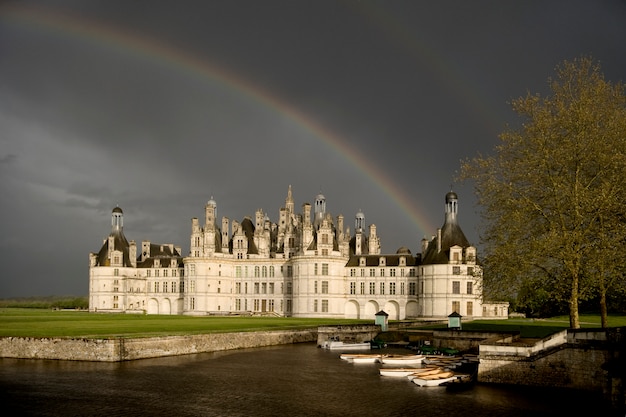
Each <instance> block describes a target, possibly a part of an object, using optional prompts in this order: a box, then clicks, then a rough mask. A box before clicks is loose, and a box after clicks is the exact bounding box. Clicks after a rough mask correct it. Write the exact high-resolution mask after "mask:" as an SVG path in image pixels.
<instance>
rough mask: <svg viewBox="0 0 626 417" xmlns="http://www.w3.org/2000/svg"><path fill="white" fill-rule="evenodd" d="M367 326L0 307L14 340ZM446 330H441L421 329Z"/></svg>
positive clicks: (537, 332)
mask: <svg viewBox="0 0 626 417" xmlns="http://www.w3.org/2000/svg"><path fill="white" fill-rule="evenodd" d="M580 321H581V326H582V327H586V328H598V327H600V317H599V316H597V315H583V316H581V318H580ZM357 323H358V324H373V320H347V319H342V320H338V319H310V318H294V317H219V316H210V317H190V316H159V315H134V314H105V313H88V312H85V311H65V310H60V311H55V310H49V309H27V308H0V336H18V337H73V338H77V337H85V338H93V337H101V338H110V337H147V336H165V335H181V334H201V333H215V332H221V333H223V332H250V331H261V330H278V329H304V328H315V327H317V326H322V325H339V324H357ZM609 326H611V327H621V326H626V316H611V317H610V318H609ZM568 327H569V318H568V317H567V316H563V317H553V318H550V319H534V320H533V319H518V318H512V319H508V320H476V321H471V322H463V330H477V331H478V330H488V331H519V332H520V333H521V336H522V337H528V338H541V337H545V336H547V335H549V334H551V333H554V332H556V331H559V330H563V329H566V328H568ZM420 328H423V329H436V328H446V326H445V325H442V324H439V325H431V326H422V327H420Z"/></svg>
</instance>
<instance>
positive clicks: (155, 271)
mask: <svg viewBox="0 0 626 417" xmlns="http://www.w3.org/2000/svg"><path fill="white" fill-rule="evenodd" d="M154 276H155V277H156V278H158V277H159V270H158V269H155V270H154Z"/></svg>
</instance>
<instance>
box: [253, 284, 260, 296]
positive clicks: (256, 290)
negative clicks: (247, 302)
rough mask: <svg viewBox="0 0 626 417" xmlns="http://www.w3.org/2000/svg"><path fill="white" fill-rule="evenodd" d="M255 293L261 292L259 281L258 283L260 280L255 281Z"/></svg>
mask: <svg viewBox="0 0 626 417" xmlns="http://www.w3.org/2000/svg"><path fill="white" fill-rule="evenodd" d="M254 293H255V294H258V293H259V283H258V282H255V283H254Z"/></svg>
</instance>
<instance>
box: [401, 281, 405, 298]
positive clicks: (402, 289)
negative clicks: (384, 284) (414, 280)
mask: <svg viewBox="0 0 626 417" xmlns="http://www.w3.org/2000/svg"><path fill="white" fill-rule="evenodd" d="M404 287H405V285H404V282H401V283H400V295H404Z"/></svg>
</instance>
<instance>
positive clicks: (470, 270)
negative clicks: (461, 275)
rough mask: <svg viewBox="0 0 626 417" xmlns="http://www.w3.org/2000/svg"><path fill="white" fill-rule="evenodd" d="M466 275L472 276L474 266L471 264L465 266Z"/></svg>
mask: <svg viewBox="0 0 626 417" xmlns="http://www.w3.org/2000/svg"><path fill="white" fill-rule="evenodd" d="M467 275H472V276H474V267H473V266H468V267H467Z"/></svg>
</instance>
